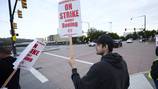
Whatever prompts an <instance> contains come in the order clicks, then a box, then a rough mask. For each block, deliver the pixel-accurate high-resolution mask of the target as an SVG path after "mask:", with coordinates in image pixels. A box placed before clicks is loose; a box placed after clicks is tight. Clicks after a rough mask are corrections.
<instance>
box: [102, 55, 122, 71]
mask: <svg viewBox="0 0 158 89" xmlns="http://www.w3.org/2000/svg"><path fill="white" fill-rule="evenodd" d="M101 61H106V62H108V63H110V64H111V65H112V66H113V67H115V68H122V67H123V64H122V63H123V58H122V56H121V55H119V54H118V53H108V54H107V55H104V56H102V58H101Z"/></svg>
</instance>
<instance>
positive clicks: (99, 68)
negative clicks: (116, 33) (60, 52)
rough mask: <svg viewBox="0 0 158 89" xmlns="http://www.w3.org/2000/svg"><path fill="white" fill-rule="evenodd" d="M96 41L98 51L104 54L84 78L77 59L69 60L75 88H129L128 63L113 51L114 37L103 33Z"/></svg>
mask: <svg viewBox="0 0 158 89" xmlns="http://www.w3.org/2000/svg"><path fill="white" fill-rule="evenodd" d="M96 43H97V45H96V51H97V54H98V55H101V56H102V57H101V60H100V61H99V62H97V63H95V64H94V65H93V66H92V67H91V68H90V69H89V71H88V73H87V74H86V75H85V76H84V77H83V78H80V75H79V73H78V72H77V68H76V66H75V60H72V59H70V60H69V65H70V66H71V68H72V76H71V78H72V81H73V83H74V86H75V89H128V87H129V73H128V69H127V65H126V62H125V61H124V60H123V58H122V56H120V55H119V54H118V53H112V51H113V45H114V44H113V40H112V38H111V37H109V36H107V35H102V36H100V37H99V38H98V40H97V41H96Z"/></svg>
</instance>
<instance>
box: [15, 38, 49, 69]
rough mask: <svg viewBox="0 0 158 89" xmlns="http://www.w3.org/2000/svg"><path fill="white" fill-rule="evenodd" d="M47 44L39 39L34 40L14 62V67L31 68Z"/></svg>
mask: <svg viewBox="0 0 158 89" xmlns="http://www.w3.org/2000/svg"><path fill="white" fill-rule="evenodd" d="M45 45H46V44H45V43H43V42H40V41H39V40H34V41H33V42H32V43H30V44H29V45H28V46H27V47H26V49H25V50H24V51H23V52H22V53H21V54H20V56H18V58H17V60H16V61H15V62H14V69H17V68H18V67H20V68H22V69H27V70H30V68H32V66H33V65H34V64H35V62H36V61H37V59H38V57H39V55H40V54H41V52H42V51H43V49H44V47H45ZM19 64H20V65H19Z"/></svg>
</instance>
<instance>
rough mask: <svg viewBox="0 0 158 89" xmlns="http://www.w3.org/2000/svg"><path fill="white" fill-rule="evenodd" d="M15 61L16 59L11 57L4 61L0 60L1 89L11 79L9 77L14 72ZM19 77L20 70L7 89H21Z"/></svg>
mask: <svg viewBox="0 0 158 89" xmlns="http://www.w3.org/2000/svg"><path fill="white" fill-rule="evenodd" d="M15 60H16V59H15V58H13V57H11V56H9V57H7V58H4V59H0V88H1V87H2V85H3V83H4V82H5V81H6V79H7V78H8V77H9V75H10V74H11V73H12V72H13V70H14V69H13V63H14V61H15ZM19 76H20V70H18V71H17V72H16V73H15V75H14V76H13V77H12V79H11V80H10V82H9V83H8V85H7V86H6V87H7V89H20V85H19Z"/></svg>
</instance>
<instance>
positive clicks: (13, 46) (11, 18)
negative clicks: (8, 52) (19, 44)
mask: <svg viewBox="0 0 158 89" xmlns="http://www.w3.org/2000/svg"><path fill="white" fill-rule="evenodd" d="M17 2H18V0H16V1H15V5H14V9H13V13H12V8H11V0H8V6H9V16H10V26H11V31H10V32H11V36H12V37H11V41H12V43H11V44H12V50H13V54H14V57H16V46H15V42H16V41H15V40H14V37H15V35H16V33H15V30H14V27H13V21H14V13H15V9H16V6H17Z"/></svg>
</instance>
